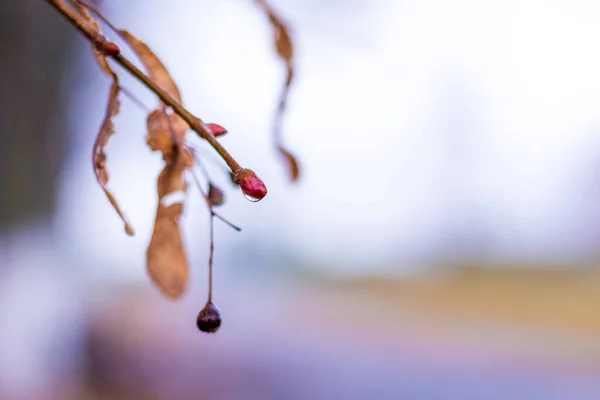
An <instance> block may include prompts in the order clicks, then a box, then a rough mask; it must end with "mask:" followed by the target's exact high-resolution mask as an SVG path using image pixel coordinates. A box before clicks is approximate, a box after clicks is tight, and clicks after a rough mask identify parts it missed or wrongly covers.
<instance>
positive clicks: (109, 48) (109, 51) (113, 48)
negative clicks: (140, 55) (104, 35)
mask: <svg viewBox="0 0 600 400" xmlns="http://www.w3.org/2000/svg"><path fill="white" fill-rule="evenodd" d="M102 52H103V53H104V54H106V55H107V56H118V55H119V54H121V49H120V48H119V46H117V45H116V44H114V43H113V42H106V43H104V45H103V46H102Z"/></svg>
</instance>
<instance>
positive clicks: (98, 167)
mask: <svg viewBox="0 0 600 400" xmlns="http://www.w3.org/2000/svg"><path fill="white" fill-rule="evenodd" d="M119 92H120V88H119V82H118V81H117V80H116V79H115V80H114V81H113V83H112V86H111V87H110V94H109V98H108V105H107V106H106V115H105V116H104V121H103V122H102V126H101V127H100V131H99V132H98V135H97V136H96V141H95V142H94V148H93V153H92V163H93V166H94V172H95V173H96V180H97V181H98V183H99V184H100V186H102V190H104V193H106V197H108V200H109V201H110V203H111V204H112V206H113V207H114V209H115V210H116V211H117V213H118V214H119V217H121V220H122V221H123V223H124V224H125V232H127V234H128V235H129V236H133V235H134V230H133V227H132V226H131V224H130V223H129V221H128V220H127V217H125V214H124V213H123V211H121V208H120V207H119V204H118V203H117V200H116V199H115V196H114V195H113V194H112V193H111V192H110V190H109V189H108V186H107V185H108V171H107V169H106V153H105V152H104V150H105V149H106V146H107V144H108V141H109V140H110V138H111V136H112V135H113V134H114V133H115V126H114V124H113V122H112V118H113V117H114V116H115V115H117V114H118V113H119V105H120V103H119Z"/></svg>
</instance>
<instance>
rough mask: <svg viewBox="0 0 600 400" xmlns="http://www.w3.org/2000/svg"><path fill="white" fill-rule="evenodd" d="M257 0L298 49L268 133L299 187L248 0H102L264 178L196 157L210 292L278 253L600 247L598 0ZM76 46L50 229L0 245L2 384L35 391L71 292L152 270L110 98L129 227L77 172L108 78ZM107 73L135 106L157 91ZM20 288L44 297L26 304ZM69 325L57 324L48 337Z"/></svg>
mask: <svg viewBox="0 0 600 400" xmlns="http://www.w3.org/2000/svg"><path fill="white" fill-rule="evenodd" d="M271 3H272V4H273V6H274V8H275V9H276V10H277V11H279V12H280V14H281V15H282V16H283V17H284V19H285V20H286V21H288V22H289V24H290V25H291V27H292V29H293V38H294V41H295V44H296V50H297V53H296V55H297V57H296V64H297V73H296V81H295V83H294V86H293V90H292V92H291V97H290V100H289V111H288V113H287V115H286V117H285V141H286V143H287V144H288V146H289V148H290V149H292V150H293V152H294V153H295V154H296V155H297V156H298V157H299V160H300V161H301V166H302V179H301V182H300V183H299V184H298V185H290V184H289V183H288V182H287V181H286V179H285V173H284V169H283V167H282V165H281V164H280V163H279V159H278V158H277V156H276V154H275V152H274V151H273V148H272V144H271V142H270V129H271V120H272V113H273V110H274V108H275V105H276V102H277V96H278V94H279V91H280V89H281V83H282V81H283V79H284V75H283V73H284V72H283V68H282V66H281V64H280V63H279V60H278V59H277V57H276V56H275V54H274V51H273V48H272V47H273V46H272V37H271V30H270V28H269V26H268V22H267V20H266V18H265V16H264V15H262V14H261V13H260V12H259V11H258V10H257V9H256V7H254V6H253V5H252V4H251V1H249V0H248V1H240V0H218V1H217V0H202V1H195V0H194V1H192V0H178V1H171V2H165V1H163V0H143V1H142V0H130V1H103V2H102V9H103V12H104V13H105V14H106V15H107V16H108V17H109V18H110V19H111V20H112V22H113V23H114V24H115V25H117V26H120V27H126V28H127V29H129V30H130V31H132V32H133V33H135V34H136V35H137V36H138V37H139V38H140V39H142V40H145V41H146V42H147V43H148V45H149V46H150V47H151V48H152V49H153V50H154V51H155V52H156V53H157V54H158V55H159V56H160V57H161V58H162V59H163V60H164V61H165V64H166V65H167V67H168V68H169V70H170V71H171V73H172V75H173V76H174V77H175V79H176V81H177V82H178V84H179V87H180V89H181V92H182V95H183V101H184V104H185V105H186V106H187V107H188V109H189V110H191V111H192V112H193V113H194V114H196V115H198V116H199V117H201V118H202V119H203V120H204V121H206V122H217V123H219V124H221V125H223V126H225V127H226V128H227V129H228V130H229V134H228V135H227V136H226V137H224V138H223V139H222V143H223V144H224V145H225V147H226V148H227V149H228V150H230V152H231V153H232V155H234V157H235V158H236V159H238V161H239V162H240V163H241V164H242V165H244V166H245V167H248V168H252V169H254V170H255V171H256V172H257V173H258V174H259V175H260V176H261V177H262V178H263V180H264V181H265V182H266V184H267V186H268V189H269V194H268V196H267V197H266V198H265V199H264V200H263V201H261V202H259V203H249V202H247V201H246V200H245V199H244V198H243V196H242V195H241V193H239V192H238V191H237V190H236V189H234V188H233V187H232V186H231V185H229V183H228V177H227V176H226V175H225V174H223V173H222V172H220V170H219V169H218V168H213V169H211V172H212V173H213V176H214V177H219V178H217V179H215V180H216V181H217V182H221V186H222V187H223V188H226V189H227V190H226V195H227V201H228V203H227V205H226V206H224V207H223V209H222V210H220V211H221V213H222V214H223V215H225V216H226V217H227V218H229V219H231V220H232V221H234V222H235V223H236V224H239V225H241V226H242V227H243V231H242V232H241V233H236V232H234V231H233V230H231V229H229V228H227V227H226V226H224V225H222V224H219V223H217V230H216V249H217V250H216V264H217V269H218V275H217V279H218V281H217V290H220V292H219V296H220V297H222V298H230V299H231V298H232V296H236V295H238V294H239V291H240V290H250V289H247V288H246V286H247V285H253V284H254V283H256V282H255V281H257V280H258V279H259V278H257V277H256V276H259V277H260V276H261V275H253V274H254V273H255V270H258V269H260V268H262V267H265V268H266V267H271V268H272V269H273V270H275V271H276V272H274V274H275V275H276V274H280V273H283V272H282V271H277V269H278V268H284V267H286V266H287V265H288V264H289V263H290V262H289V260H292V262H294V263H296V264H298V265H302V266H305V268H313V269H315V270H318V271H326V272H335V273H340V274H378V273H383V274H401V273H407V272H414V271H420V269H421V268H424V267H425V266H428V265H433V264H437V263H442V262H444V261H447V260H454V259H458V260H461V259H471V258H474V259H478V260H479V259H482V260H486V259H489V260H494V261H498V260H505V261H515V262H536V263H538V262H539V263H540V265H542V264H544V263H545V265H547V264H548V263H549V262H552V263H554V262H565V263H570V264H574V265H575V264H578V263H582V262H585V261H586V260H589V259H594V258H595V257H596V256H597V255H598V254H599V251H598V249H599V248H600V191H599V190H598V174H599V173H600V51H598V50H597V48H598V45H597V41H598V38H600V25H598V23H597V21H599V20H600V3H598V2H597V1H592V0H589V1H577V0H545V1H544V0H504V1H478V0H458V1H453V2H448V1H444V0H419V1H417V0H396V1H391V0H390V1H384V0H374V1H371V0H353V1H347V0H331V1H327V0H310V1H292V0H271ZM73 34H74V35H75V34H76V33H75V31H74V32H73ZM108 36H109V37H113V38H114V35H112V34H110V33H108ZM80 46H81V48H82V49H83V48H84V47H85V46H87V44H86V43H85V42H84V41H83V40H81V41H80ZM79 62H80V63H81V66H80V67H79V70H80V71H83V73H82V75H80V76H77V77H74V78H73V80H74V84H73V85H74V86H73V87H74V92H73V98H72V103H71V105H70V107H69V109H68V110H65V112H68V113H71V114H72V115H73V121H72V129H73V131H74V132H76V135H75V137H74V142H73V143H72V145H71V146H72V148H71V149H70V150H69V152H68V154H69V159H68V165H67V166H66V168H65V170H64V175H63V179H62V184H61V185H62V187H61V190H60V193H62V196H63V197H62V198H61V199H60V210H59V212H58V213H57V214H56V218H55V220H54V221H53V228H52V235H51V237H47V236H46V235H45V234H44V232H46V231H45V230H44V228H42V229H41V233H35V228H32V229H29V230H28V229H24V231H23V232H22V233H19V234H16V235H15V236H14V237H12V238H11V240H10V242H9V241H7V242H5V243H1V242H0V251H1V252H2V253H3V254H5V255H7V257H6V259H7V260H8V263H9V264H11V265H14V268H12V269H11V271H13V272H11V275H10V277H9V278H10V279H5V280H3V281H2V282H0V323H3V321H4V322H6V321H9V320H10V321H11V323H12V324H16V326H18V327H20V328H19V329H13V330H10V331H8V332H5V333H0V354H3V357H1V358H0V383H4V384H5V385H4V386H3V385H0V388H1V387H4V388H5V389H6V388H8V389H6V390H7V393H9V395H10V394H11V393H12V394H13V395H14V394H15V393H16V394H22V395H23V397H22V398H24V399H25V398H35V394H36V392H35V390H36V387H37V386H36V385H40V387H43V388H47V385H46V384H48V385H51V384H50V383H48V382H56V381H55V380H54V379H56V376H69V377H72V376H73V370H74V369H76V367H74V366H73V365H76V361H73V360H71V361H69V360H70V359H69V353H68V352H67V351H65V352H61V356H62V357H63V358H64V360H63V361H64V362H63V363H62V364H60V365H61V366H63V367H64V368H65V369H66V370H65V371H62V370H61V368H62V367H61V368H55V369H52V368H48V367H47V365H46V364H44V362H45V361H44V360H45V358H44V357H45V355H44V356H40V354H45V353H43V352H44V351H46V348H48V349H54V350H52V351H55V352H56V351H59V352H60V348H61V347H60V346H61V345H63V344H64V342H65V341H76V340H78V338H79V337H81V335H82V332H81V328H80V326H79V323H80V320H79V318H80V317H81V313H82V307H83V306H81V305H80V303H81V304H84V303H85V301H87V300H89V299H88V298H87V297H88V295H93V296H96V295H98V296H107V297H109V296H110V292H109V290H110V289H109V288H110V287H111V286H112V285H113V284H123V283H138V284H143V285H150V283H149V281H148V278H147V276H146V274H145V270H144V263H145V248H146V246H147V244H148V241H149V239H150V235H151V229H152V223H153V218H154V213H155V207H156V194H155V186H156V177H157V176H158V173H159V171H160V168H161V160H160V156H159V155H158V154H151V153H150V152H149V150H148V148H147V146H146V144H145V140H144V135H145V115H146V111H144V110H142V109H140V108H139V107H138V106H136V105H135V104H134V103H132V102H131V101H129V100H128V99H126V98H123V101H122V108H121V114H120V115H119V116H118V118H117V119H116V127H117V134H116V135H115V136H114V138H113V139H112V141H111V142H110V145H109V147H108V160H107V163H108V168H109V172H110V174H111V187H112V189H113V190H114V192H115V194H116V196H117V199H118V200H119V202H120V203H121V206H122V207H123V208H124V209H125V211H126V213H127V214H128V216H129V217H130V219H131V220H132V222H133V224H134V227H135V229H136V232H137V235H136V236H135V237H133V238H129V237H127V236H126V235H125V234H124V232H123V227H122V225H121V223H120V220H119V219H118V218H117V216H116V214H115V213H114V211H113V210H112V208H111V207H110V205H109V203H108V201H107V199H106V198H105V196H104V194H103V193H102V191H101V190H100V188H99V187H98V185H97V183H96V181H95V179H94V175H93V172H92V168H91V148H92V144H93V141H94V135H95V133H96V132H97V129H98V127H99V125H100V121H101V120H102V117H103V115H104V108H105V105H106V100H107V95H108V86H109V83H108V81H107V80H106V79H104V78H103V76H102V74H101V73H100V72H99V71H98V69H97V67H96V66H95V65H94V61H93V59H92V57H91V55H90V54H88V53H86V52H82V53H81V59H80V61H79ZM121 75H122V76H123V77H124V78H123V81H124V82H125V85H126V86H127V88H128V89H130V90H132V91H133V92H135V93H136V95H137V96H138V97H139V98H141V99H142V100H143V101H144V103H145V104H147V105H148V106H149V107H154V106H155V105H156V104H157V102H156V100H155V99H154V98H153V96H152V95H151V94H150V93H149V92H148V91H147V90H146V89H145V88H143V87H142V86H141V85H139V84H138V83H137V82H136V81H134V80H132V79H130V78H125V74H121ZM190 140H191V141H192V142H193V143H197V144H199V145H201V146H202V147H204V148H206V149H208V146H206V145H204V144H203V143H201V141H200V140H199V139H197V138H194V137H193V136H192V134H190ZM189 197H190V198H189V203H188V206H187V210H186V213H185V216H184V222H183V224H184V226H185V237H186V243H187V247H188V249H189V250H190V253H191V259H192V263H193V264H194V268H195V270H194V273H193V276H194V282H193V283H192V287H191V295H190V300H185V301H184V303H185V304H187V305H189V306H190V309H191V308H194V307H197V305H198V304H201V301H202V300H200V299H201V298H203V296H204V292H205V277H204V275H205V272H204V266H205V264H206V258H207V257H208V219H207V218H208V213H207V211H206V209H205V207H204V203H203V201H202V199H201V197H200V195H199V194H198V192H197V190H196V189H195V188H193V187H191V189H190V196H189ZM32 235H33V237H35V238H36V240H34V241H32V239H31V238H32ZM28 246H29V247H28ZM281 259H286V260H287V261H288V262H287V263H280V260H281ZM36 260H37V261H36ZM40 260H43V261H44V262H43V263H42V262H41V261H40ZM49 260H50V261H49ZM53 265H56V266H62V267H63V268H60V267H57V268H55V269H54V268H53V267H52V266H53ZM239 274H242V276H243V278H239V276H240V275H239ZM256 274H260V272H256ZM32 276H33V277H34V278H30V277H32ZM35 277H37V278H35ZM32 279H33V280H32ZM32 282H33V283H32ZM9 288H10V290H8V289H9ZM103 288H107V289H106V290H107V292H106V293H102V289H103ZM88 291H89V292H88ZM33 292H36V293H38V294H39V293H42V294H43V293H46V295H44V297H45V298H46V297H51V298H53V299H54V302H44V303H43V304H30V303H27V301H25V300H24V299H26V298H27V299H29V301H30V302H35V301H36V299H35V297H34V298H31V297H29V296H28V294H30V293H33ZM99 292H100V293H99ZM48 293H55V294H51V295H50V294H48ZM65 293H69V294H68V295H65ZM40 296H41V294H40ZM191 301H194V302H195V305H193V304H190V302H191ZM226 301H232V300H226ZM23 302H25V304H27V310H28V311H27V314H26V317H25V316H21V317H20V318H21V319H20V320H19V316H16V315H17V314H16V313H17V311H16V309H17V308H16V307H15V304H17V303H18V304H19V311H18V313H25V311H26V310H25V309H23V308H22V307H24V306H23V304H24V303H23ZM187 305H186V307H187ZM48 316H50V317H51V318H50V317H48ZM38 317H39V318H38ZM45 317H46V319H43V318H45ZM15 321H16V322H15ZM65 324H66V326H68V327H69V329H67V330H66V331H65V332H66V333H65V334H64V335H62V336H61V335H58V336H53V335H51V334H50V333H48V332H49V330H50V331H51V330H52V329H59V330H61V329H64V327H65ZM2 335H4V336H2ZM69 335H70V336H69ZM42 336H43V337H44V338H46V336H47V338H46V339H45V340H46V341H44V340H40V339H39V338H40V337H42ZM48 341H51V342H48ZM32 343H35V346H39V348H38V347H32ZM44 346H46V347H44ZM57 348H58V349H59V350H56V349H57ZM48 351H51V350H48ZM28 354H31V357H29V358H28V357H27V355H28ZM48 357H50V356H48ZM52 357H54V356H52ZM53 359H54V358H53ZM15 360H18V361H19V363H21V364H16V363H15ZM31 371H34V372H35V371H39V374H38V375H35V374H33V373H30V372H31ZM55 375H56V376H55ZM2 377H3V378H4V380H5V382H2V379H3V378H2ZM70 379H71V378H70ZM7 382H8V383H10V385H9V384H8V383H7ZM0 394H1V393H0ZM27 396H29V397H27ZM15 398H17V397H15Z"/></svg>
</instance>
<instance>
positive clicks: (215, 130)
mask: <svg viewBox="0 0 600 400" xmlns="http://www.w3.org/2000/svg"><path fill="white" fill-rule="evenodd" d="M206 125H207V126H208V127H209V128H210V130H211V132H212V134H213V136H214V137H219V136H223V135H224V134H226V133H227V129H225V128H223V127H222V126H221V125H219V124H213V123H211V124H206Z"/></svg>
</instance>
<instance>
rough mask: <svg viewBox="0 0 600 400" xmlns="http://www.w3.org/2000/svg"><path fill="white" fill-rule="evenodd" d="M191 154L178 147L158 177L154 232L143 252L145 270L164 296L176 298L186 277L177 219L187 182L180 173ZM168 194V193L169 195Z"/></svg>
mask: <svg viewBox="0 0 600 400" xmlns="http://www.w3.org/2000/svg"><path fill="white" fill-rule="evenodd" d="M192 164H193V156H192V154H191V153H190V152H189V151H188V150H187V149H182V150H180V151H178V152H177V153H176V155H175V157H174V159H173V160H172V162H167V163H166V166H165V168H164V169H163V171H162V172H161V174H160V176H159V177H158V198H159V204H158V209H157V211H156V221H155V223H154V232H153V233H152V239H151V240H150V245H149V246H148V250H147V252H146V265H147V269H148V274H149V275H150V277H151V279H152V281H153V282H154V284H155V285H156V286H157V287H158V289H159V290H160V291H161V292H162V293H163V294H164V295H165V296H167V297H169V298H172V299H177V298H179V297H181V295H182V294H183V293H184V292H185V290H186V288H187V284H188V280H189V266H188V259H187V255H186V252H185V248H184V245H183V239H182V236H181V231H180V227H179V220H180V218H181V215H182V213H183V208H184V203H183V201H184V199H183V197H184V196H185V193H186V192H187V182H186V181H185V177H184V173H185V171H186V170H187V169H189V168H191V166H192ZM171 196H172V197H171Z"/></svg>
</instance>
